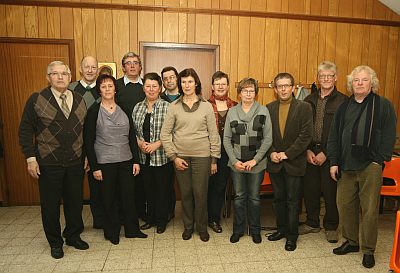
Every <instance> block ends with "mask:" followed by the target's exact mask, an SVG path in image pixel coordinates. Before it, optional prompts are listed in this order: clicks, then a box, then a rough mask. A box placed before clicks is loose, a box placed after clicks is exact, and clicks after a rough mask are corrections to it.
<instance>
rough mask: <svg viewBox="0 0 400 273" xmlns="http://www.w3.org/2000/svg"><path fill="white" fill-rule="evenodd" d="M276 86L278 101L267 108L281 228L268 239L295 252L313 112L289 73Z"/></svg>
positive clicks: (271, 169) (277, 79)
mask: <svg viewBox="0 0 400 273" xmlns="http://www.w3.org/2000/svg"><path fill="white" fill-rule="evenodd" d="M274 86H275V87H274V89H275V93H276V94H277V96H278V100H276V101H274V102H271V103H269V104H268V105H267V108H268V110H269V113H270V115H271V122H272V146H271V148H270V150H269V151H268V160H269V161H268V164H267V171H268V172H269V176H270V179H271V182H272V188H273V191H274V200H273V207H274V211H275V215H276V223H277V227H278V229H277V231H276V232H274V233H272V234H271V235H269V236H268V240H269V241H277V240H280V239H283V238H286V244H285V250H287V251H293V250H295V249H296V247H297V244H296V242H297V237H298V226H299V200H300V192H301V177H302V176H304V174H305V171H306V164H307V157H306V150H307V147H308V145H309V144H310V142H311V139H312V132H313V124H312V109H311V106H310V105H309V104H308V103H306V102H303V101H299V100H296V99H295V98H294V96H293V92H294V88H295V87H294V79H293V76H292V75H290V74H289V73H279V74H278V75H277V76H276V77H275V79H274Z"/></svg>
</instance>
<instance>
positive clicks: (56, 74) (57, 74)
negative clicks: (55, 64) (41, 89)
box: [49, 72, 69, 78]
mask: <svg viewBox="0 0 400 273" xmlns="http://www.w3.org/2000/svg"><path fill="white" fill-rule="evenodd" d="M49 76H50V77H57V78H59V77H63V78H65V77H68V76H69V73H68V72H61V73H60V72H50V73H49Z"/></svg>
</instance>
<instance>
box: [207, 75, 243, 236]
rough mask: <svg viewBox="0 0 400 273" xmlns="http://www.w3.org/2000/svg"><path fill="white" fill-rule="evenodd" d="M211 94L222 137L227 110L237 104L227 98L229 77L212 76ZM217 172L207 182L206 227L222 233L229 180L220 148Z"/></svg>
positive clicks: (227, 168) (226, 165)
mask: <svg viewBox="0 0 400 273" xmlns="http://www.w3.org/2000/svg"><path fill="white" fill-rule="evenodd" d="M211 88H212V94H211V97H210V99H209V100H208V101H209V102H210V103H211V105H212V106H213V109H214V114H215V118H216V120H217V127H218V132H219V136H220V138H221V140H222V139H223V137H224V127H225V119H226V116H227V113H228V110H229V108H231V107H233V106H235V105H236V104H237V102H236V101H233V100H231V99H230V98H229V97H228V91H229V77H228V75H227V74H226V73H224V72H222V71H217V72H215V73H214V75H213V76H212V87H211ZM217 166H218V172H217V173H216V174H214V175H212V176H210V179H209V182H208V226H209V227H210V228H211V229H212V230H213V231H214V232H216V233H221V232H222V227H221V225H220V219H221V211H222V206H223V205H224V201H225V190H226V182H227V180H228V178H229V170H230V169H229V167H228V155H227V154H226V152H225V149H224V147H223V146H222V147H221V158H220V159H218V161H217Z"/></svg>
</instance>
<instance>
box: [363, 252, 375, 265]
mask: <svg viewBox="0 0 400 273" xmlns="http://www.w3.org/2000/svg"><path fill="white" fill-rule="evenodd" d="M362 265H363V266H364V267H366V268H372V267H374V265H375V257H374V254H364V256H363V260H362Z"/></svg>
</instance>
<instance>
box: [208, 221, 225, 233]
mask: <svg viewBox="0 0 400 273" xmlns="http://www.w3.org/2000/svg"><path fill="white" fill-rule="evenodd" d="M208 226H209V227H210V228H211V229H212V230H213V231H214V232H215V233H221V232H222V227H221V226H220V224H219V223H217V222H211V223H208Z"/></svg>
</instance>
